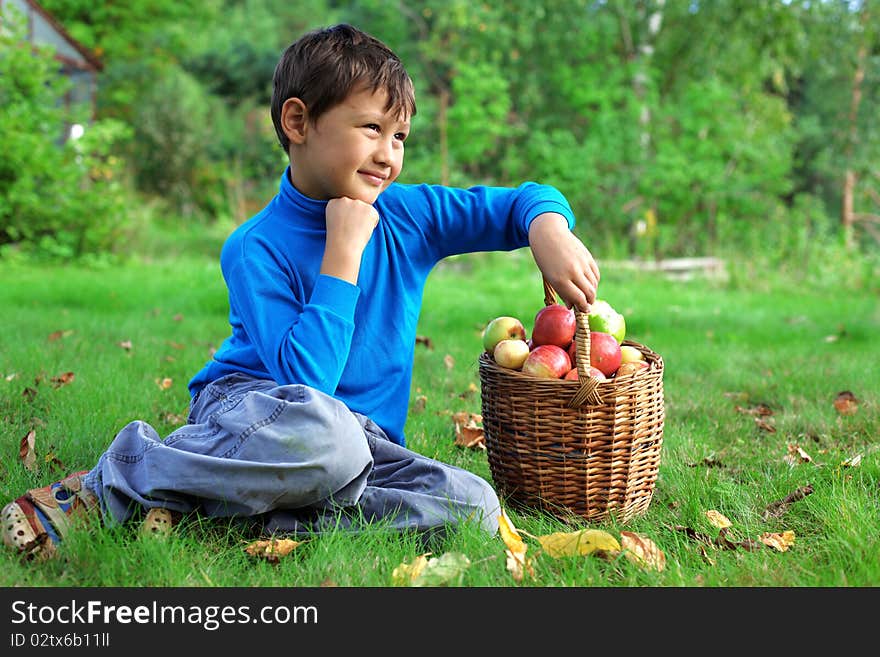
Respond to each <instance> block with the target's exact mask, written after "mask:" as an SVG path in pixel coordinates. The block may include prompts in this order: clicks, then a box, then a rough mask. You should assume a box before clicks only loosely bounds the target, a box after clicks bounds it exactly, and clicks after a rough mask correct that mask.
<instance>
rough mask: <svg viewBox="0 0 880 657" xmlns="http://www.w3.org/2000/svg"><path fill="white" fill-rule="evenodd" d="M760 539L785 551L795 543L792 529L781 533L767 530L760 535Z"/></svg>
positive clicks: (765, 543)
mask: <svg viewBox="0 0 880 657" xmlns="http://www.w3.org/2000/svg"><path fill="white" fill-rule="evenodd" d="M759 539H760V541H761V542H762V543H763V544H764V545H768V546H770V547H772V548H775V549H777V550H779V551H780V552H785V551H786V550H788V548H789V547H791V545H792V544H793V543H794V532H793V531H791V530H790V529H788V530H786V531H784V532H782V533H781V534H780V533H777V532H765V533H763V534H761V536H759Z"/></svg>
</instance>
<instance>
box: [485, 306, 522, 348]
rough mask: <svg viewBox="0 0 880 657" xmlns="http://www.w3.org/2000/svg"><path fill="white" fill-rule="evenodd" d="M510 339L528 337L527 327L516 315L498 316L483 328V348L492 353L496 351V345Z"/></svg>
mask: <svg viewBox="0 0 880 657" xmlns="http://www.w3.org/2000/svg"><path fill="white" fill-rule="evenodd" d="M508 339H513V340H525V339H526V329H525V327H524V326H523V323H522V322H521V321H519V320H518V319H517V318H516V317H510V316H508V315H502V316H501V317H496V318H495V319H493V320H492V321H490V322H489V323H488V324H486V328H484V329H483V349H485V350H486V351H487V352H489V353H490V354H491V353H493V352H494V351H495V345H497V344H498V343H499V342H501V341H502V340H508Z"/></svg>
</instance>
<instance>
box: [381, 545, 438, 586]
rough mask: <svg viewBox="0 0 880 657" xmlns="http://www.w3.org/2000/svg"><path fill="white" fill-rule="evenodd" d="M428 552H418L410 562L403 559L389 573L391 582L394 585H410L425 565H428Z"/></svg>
mask: <svg viewBox="0 0 880 657" xmlns="http://www.w3.org/2000/svg"><path fill="white" fill-rule="evenodd" d="M429 554H431V553H430V552H426V553H425V554H420V555H419V556H417V557H416V558H415V559H413V562H412V563H411V564H410V563H406V562H405V561H404V562H403V563H402V564H400V565H399V566H397V568H395V569H394V570H393V571H392V573H391V582H392V584H393V585H394V586H410V585H411V584H412V583H413V582H414V581H415V580H416V579H417V578H418V576H419V575H420V574H421V572H422V570H424V568H425V566H427V565H428V555H429Z"/></svg>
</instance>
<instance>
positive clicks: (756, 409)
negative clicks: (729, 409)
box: [733, 404, 773, 417]
mask: <svg viewBox="0 0 880 657" xmlns="http://www.w3.org/2000/svg"><path fill="white" fill-rule="evenodd" d="M733 410H735V411H737V412H738V413H745V414H746V415H755V416H759V417H765V416H767V415H773V410H772V409H771V408H770V407H769V406H767V404H755V405H754V406H749V407H748V408H744V407H742V406H735V407H734V409H733Z"/></svg>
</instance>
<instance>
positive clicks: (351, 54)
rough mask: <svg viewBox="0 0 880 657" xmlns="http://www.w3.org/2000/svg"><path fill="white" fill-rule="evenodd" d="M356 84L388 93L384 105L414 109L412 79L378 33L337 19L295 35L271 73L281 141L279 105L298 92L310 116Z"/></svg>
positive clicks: (274, 118)
mask: <svg viewBox="0 0 880 657" xmlns="http://www.w3.org/2000/svg"><path fill="white" fill-rule="evenodd" d="M359 85H364V86H365V87H366V88H367V89H369V90H370V91H376V90H378V89H384V90H385V91H386V92H387V93H388V104H387V106H386V108H385V109H386V111H387V110H397V111H399V112H400V113H405V114H408V115H409V116H413V115H414V114H415V113H416V101H415V92H414V90H413V83H412V80H411V79H410V77H409V75H408V74H407V72H406V69H405V68H404V66H403V63H402V62H401V61H400V58H398V56H397V55H395V54H394V52H393V51H392V50H391V49H390V48H388V46H386V45H385V44H384V43H382V42H381V41H379V40H378V39H376V38H374V37H372V36H370V35H369V34H367V33H366V32H363V31H361V30H359V29H357V28H356V27H353V26H351V25H347V24H345V23H341V24H339V25H333V26H331V27H326V28H319V29H316V30H312V31H311V32H307V33H306V34H304V35H303V36H301V37H300V38H299V39H297V40H296V41H294V42H293V43H292V44H291V45H290V46H289V47H288V48H287V50H285V51H284V54H283V55H282V56H281V60H280V61H279V62H278V65H277V66H276V67H275V74H274V76H273V78H272V123H273V124H274V125H275V132H276V134H277V135H278V141H279V142H280V143H281V147H282V148H283V149H284V150H285V152H286V151H287V149H288V147H289V146H290V140H289V139H288V138H287V136H286V135H285V134H284V130H282V129H281V107H282V106H283V105H284V102H285V101H286V100H287V99H288V98H299V99H300V100H302V101H303V102H304V103H305V105H306V107H307V108H308V111H309V114H308V116H309V120H311V121H316V120H317V119H318V117H319V116H321V115H322V114H323V113H324V112H326V111H327V110H329V109H332V108H333V107H334V106H336V105H338V104H339V103H341V102H342V101H343V100H345V98H346V97H347V96H348V94H349V93H351V92H352V91H353V90H354V89H355V88H356V87H358V86H359Z"/></svg>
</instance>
